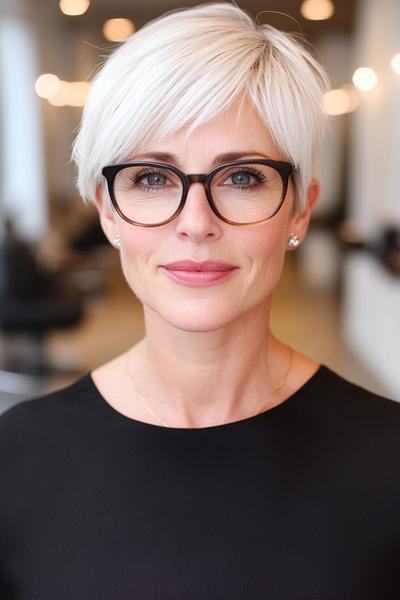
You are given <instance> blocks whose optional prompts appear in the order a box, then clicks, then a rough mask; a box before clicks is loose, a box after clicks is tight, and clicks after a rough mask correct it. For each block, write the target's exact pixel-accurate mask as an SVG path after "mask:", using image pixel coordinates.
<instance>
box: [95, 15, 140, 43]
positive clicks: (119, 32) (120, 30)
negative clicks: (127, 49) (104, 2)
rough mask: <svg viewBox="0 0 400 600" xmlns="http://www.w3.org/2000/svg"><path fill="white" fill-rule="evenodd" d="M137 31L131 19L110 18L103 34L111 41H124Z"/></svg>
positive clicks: (105, 24)
mask: <svg viewBox="0 0 400 600" xmlns="http://www.w3.org/2000/svg"><path fill="white" fill-rule="evenodd" d="M134 31H135V25H134V24H133V21H131V20H130V19H108V21H106V22H105V23H104V25H103V35H104V37H105V38H106V40H108V41H110V42H123V41H124V40H126V39H127V38H128V37H129V36H130V35H132V33H133V32H134Z"/></svg>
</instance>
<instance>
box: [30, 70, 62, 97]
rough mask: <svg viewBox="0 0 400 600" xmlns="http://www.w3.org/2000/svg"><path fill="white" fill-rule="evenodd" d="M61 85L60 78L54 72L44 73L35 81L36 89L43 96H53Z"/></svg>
mask: <svg viewBox="0 0 400 600" xmlns="http://www.w3.org/2000/svg"><path fill="white" fill-rule="evenodd" d="M59 87H60V80H59V78H58V77H57V75H53V74H52V73H44V74H43V75H40V76H39V77H38V78H37V79H36V81H35V91H36V93H37V95H38V96H40V97H41V98H46V99H47V98H51V97H52V96H54V95H55V94H56V93H57V91H58V89H59Z"/></svg>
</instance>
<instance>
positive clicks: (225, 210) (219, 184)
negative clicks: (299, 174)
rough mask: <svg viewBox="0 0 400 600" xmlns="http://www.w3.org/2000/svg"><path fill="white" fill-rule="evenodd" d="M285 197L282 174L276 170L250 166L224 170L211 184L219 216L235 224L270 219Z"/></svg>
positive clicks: (215, 176) (214, 177)
mask: <svg viewBox="0 0 400 600" xmlns="http://www.w3.org/2000/svg"><path fill="white" fill-rule="evenodd" d="M282 194H283V183H282V179H281V176H280V174H279V173H278V171H276V170H275V169H274V168H273V167H269V166H267V165H260V164H256V163H249V164H243V165H234V166H230V167H225V168H224V169H221V171H218V172H217V173H215V175H214V176H213V178H212V181H211V195H212V198H213V201H214V204H215V206H216V208H217V210H218V211H219V213H220V214H221V215H222V216H223V217H224V218H226V219H228V220H230V221H233V222H235V223H243V224H245V223H254V222H256V221H262V220H263V219H268V218H269V217H271V216H272V215H273V214H274V213H275V211H276V210H277V209H278V207H279V205H280V203H281V200H282Z"/></svg>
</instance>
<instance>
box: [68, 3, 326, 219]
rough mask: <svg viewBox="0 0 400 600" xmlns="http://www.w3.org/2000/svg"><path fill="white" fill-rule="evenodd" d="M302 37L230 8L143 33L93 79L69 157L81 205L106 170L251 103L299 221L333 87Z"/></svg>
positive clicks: (189, 15)
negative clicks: (287, 178)
mask: <svg viewBox="0 0 400 600" xmlns="http://www.w3.org/2000/svg"><path fill="white" fill-rule="evenodd" d="M298 37H299V36H294V35H291V34H288V33H284V32H282V31H279V30H277V29H276V28H274V27H272V26H271V25H258V24H256V23H255V22H254V21H253V20H252V18H251V17H250V16H249V15H248V14H247V13H246V12H244V11H243V10H242V9H240V8H238V7H237V6H235V5H232V4H230V3H217V4H202V5H198V6H196V7H194V8H189V9H184V10H179V11H174V12H171V13H167V14H166V15H164V16H161V17H159V18H158V19H155V20H154V21H152V22H150V23H148V24H147V25H145V26H144V27H142V29H140V30H139V31H138V32H137V33H135V34H133V35H132V36H131V37H130V38H129V39H128V40H127V41H126V42H125V43H124V44H123V45H121V46H120V47H119V48H118V49H117V50H116V51H115V52H114V53H113V54H112V55H111V56H110V57H109V58H108V60H107V61H106V62H105V64H104V65H103V67H102V68H101V69H100V71H99V72H98V73H97V75H96V77H95V78H94V81H93V85H92V88H91V91H90V94H89V97H88V100H87V103H86V106H85V108H84V112H83V118H82V124H81V127H80V131H79V134H78V136H77V138H76V140H75V144H74V149H73V159H74V161H75V163H76V165H77V167H78V178H77V183H78V188H79V191H80V193H81V195H82V197H83V198H84V199H85V200H87V201H93V199H94V195H95V189H96V186H97V185H98V184H99V183H100V182H101V181H102V176H101V169H102V167H103V166H105V165H106V164H113V163H117V162H122V161H124V160H127V159H129V157H132V155H133V154H134V153H137V152H141V151H142V149H143V148H144V147H145V146H146V145H148V144H149V143H154V142H155V141H157V140H161V139H163V138H165V137H167V136H169V135H171V134H174V133H176V132H177V131H178V130H179V129H181V128H182V127H187V128H188V134H189V133H190V132H192V131H193V130H194V129H195V128H196V127H198V126H199V125H201V124H202V123H205V122H206V121H208V120H210V119H212V118H213V117H215V116H216V115H217V114H219V113H220V112H222V111H224V110H225V109H227V108H228V106H229V105H230V104H231V103H232V102H233V101H234V100H235V99H237V98H238V97H239V96H242V95H243V94H247V96H248V97H249V98H250V99H251V101H252V102H253V104H254V106H255V108H256V109H257V111H258V113H259V115H260V116H261V118H262V120H263V122H264V123H265V125H266V127H267V128H268V130H269V131H270V133H271V135H272V138H273V140H274V142H275V144H276V145H277V147H278V148H279V150H280V151H281V152H282V154H283V156H284V157H285V158H286V159H287V160H288V161H290V162H292V163H293V165H294V166H295V168H296V171H295V175H294V182H295V190H296V206H297V208H298V209H299V210H300V211H301V209H302V207H303V206H304V201H305V194H306V190H307V187H308V184H309V182H310V180H311V178H312V174H313V173H312V170H313V163H314V156H315V152H316V149H317V148H318V142H319V139H320V137H321V134H322V132H323V130H324V128H325V124H326V116H325V113H324V110H323V106H322V96H323V93H324V91H325V90H326V89H327V87H328V79H327V76H326V74H325V71H324V69H323V68H322V67H321V65H320V64H319V62H318V61H317V60H316V59H315V58H314V56H313V54H312V53H311V52H310V51H309V50H308V49H307V47H306V45H305V44H304V43H303V42H302V41H299V39H297V38H298Z"/></svg>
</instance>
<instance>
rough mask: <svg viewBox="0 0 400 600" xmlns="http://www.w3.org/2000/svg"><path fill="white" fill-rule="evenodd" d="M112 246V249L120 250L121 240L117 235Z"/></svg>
mask: <svg viewBox="0 0 400 600" xmlns="http://www.w3.org/2000/svg"><path fill="white" fill-rule="evenodd" d="M113 244H114V247H115V248H117V249H118V250H119V249H120V248H121V240H120V238H119V235H118V234H117V235H116V236H115V237H114V240H113Z"/></svg>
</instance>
